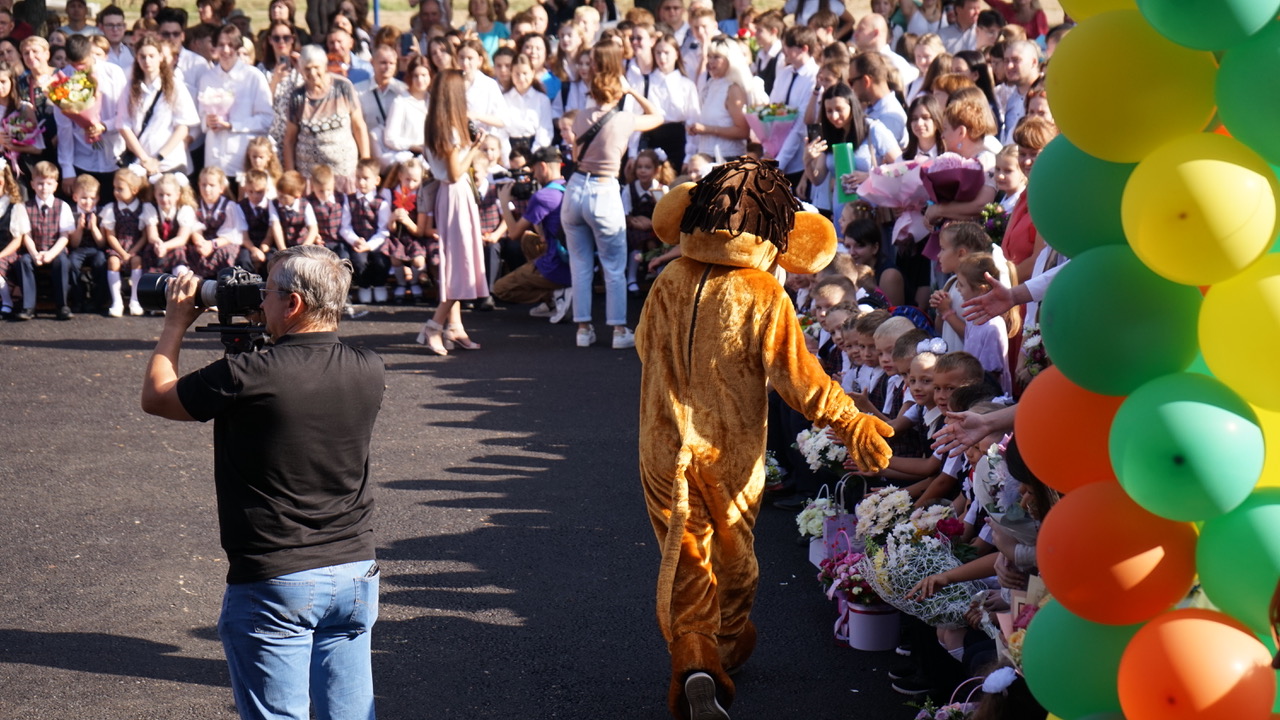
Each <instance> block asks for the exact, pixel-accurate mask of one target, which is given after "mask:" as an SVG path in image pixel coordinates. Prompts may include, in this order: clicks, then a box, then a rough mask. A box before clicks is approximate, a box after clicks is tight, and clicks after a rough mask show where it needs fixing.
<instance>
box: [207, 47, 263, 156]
mask: <svg viewBox="0 0 1280 720" xmlns="http://www.w3.org/2000/svg"><path fill="white" fill-rule="evenodd" d="M242 43H243V41H242V39H241V37H240V28H237V27H236V26H235V25H223V26H222V29H221V30H219V31H218V39H217V41H216V44H215V45H214V48H213V52H214V57H215V58H217V60H218V64H217V65H214V66H213V67H212V68H210V69H208V70H206V71H205V72H204V73H202V74H201V75H200V90H201V91H204V90H206V89H218V88H221V89H223V90H226V91H227V92H229V93H231V94H232V96H233V98H234V100H233V101H232V103H231V108H230V109H229V110H228V111H227V114H226V116H225V117H219V116H218V115H214V114H209V115H204V116H203V118H202V119H203V120H204V129H205V131H206V134H205V143H204V153H205V165H206V166H207V167H220V168H222V169H223V170H225V171H226V173H227V176H228V177H233V178H234V177H236V176H237V175H239V174H240V173H241V172H243V171H244V156H245V150H246V149H247V148H248V146H249V140H251V139H252V138H254V137H255V136H258V135H266V134H267V132H268V131H269V130H271V121H272V119H273V118H274V115H275V113H274V111H273V109H272V107H271V90H270V89H269V88H268V87H267V78H266V76H265V75H263V74H262V73H261V72H259V71H258V70H257V68H253V67H250V66H249V65H248V64H247V63H245V62H244V61H242V60H241V59H240V48H241V46H242ZM198 97H199V93H197V98H198ZM197 102H198V100H197Z"/></svg>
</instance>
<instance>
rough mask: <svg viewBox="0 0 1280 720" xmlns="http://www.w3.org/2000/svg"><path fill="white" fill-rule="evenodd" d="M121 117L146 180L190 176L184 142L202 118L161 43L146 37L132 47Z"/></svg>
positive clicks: (127, 144) (128, 145) (122, 134)
mask: <svg viewBox="0 0 1280 720" xmlns="http://www.w3.org/2000/svg"><path fill="white" fill-rule="evenodd" d="M117 116H118V117H119V118H120V120H121V123H120V137H121V138H122V139H124V144H125V147H126V148H127V149H128V150H129V151H130V152H132V153H133V154H134V155H135V156H137V163H138V165H140V166H142V168H143V169H144V170H146V171H147V175H148V176H155V175H159V174H160V173H167V172H179V173H183V174H187V173H190V172H191V157H190V155H188V153H187V142H186V140H187V135H188V134H190V132H191V128H192V127H195V126H196V125H199V124H200V114H199V113H198V112H197V111H196V104H195V102H194V101H193V100H192V99H191V92H190V91H189V90H187V86H186V84H185V83H181V82H177V81H176V80H175V79H174V77H173V68H171V67H169V60H168V58H167V57H166V56H165V53H164V49H163V46H162V45H161V43H160V41H158V40H153V39H151V38H144V39H143V40H142V41H140V42H139V43H138V45H137V47H136V48H135V49H134V52H133V76H132V79H131V81H130V83H129V92H128V93H126V94H124V95H122V96H121V97H120V107H119V111H118V114H117Z"/></svg>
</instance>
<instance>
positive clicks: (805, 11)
mask: <svg viewBox="0 0 1280 720" xmlns="http://www.w3.org/2000/svg"><path fill="white" fill-rule="evenodd" d="M819 10H830V11H831V12H833V13H835V16H836V17H840V16H842V15H844V11H845V7H844V3H842V2H840V0H787V2H786V4H785V5H783V6H782V14H783V15H795V23H796V25H797V26H799V25H808V24H809V18H810V17H813V14H814V13H816V12H818V11H819Z"/></svg>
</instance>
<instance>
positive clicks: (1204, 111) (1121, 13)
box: [1045, 10, 1218, 163]
mask: <svg viewBox="0 0 1280 720" xmlns="http://www.w3.org/2000/svg"><path fill="white" fill-rule="evenodd" d="M1217 72H1218V66H1217V63H1216V62H1215V61H1214V59H1213V55H1212V54H1210V53H1207V52H1200V51H1196V50H1190V49H1187V48H1184V47H1182V46H1180V45H1175V44H1173V43H1172V42H1170V41H1169V40H1166V39H1165V38H1164V37H1163V36H1162V35H1160V33H1158V32H1156V31H1155V30H1154V29H1153V28H1152V27H1151V26H1150V25H1148V24H1147V21H1146V20H1144V19H1143V17H1142V14H1141V13H1139V12H1138V11H1137V10H1116V11H1113V12H1108V13H1103V14H1102V15H1098V16H1096V17H1093V18H1090V19H1089V20H1086V21H1085V22H1083V23H1081V24H1080V26H1079V27H1077V28H1076V29H1075V30H1072V31H1071V32H1069V33H1067V36H1066V37H1065V38H1063V39H1062V42H1061V43H1060V44H1059V45H1058V49H1057V50H1056V51H1055V52H1054V54H1053V62H1051V63H1049V70H1048V74H1047V76H1046V78H1045V84H1046V88H1045V89H1046V91H1047V93H1048V96H1049V97H1050V98H1052V99H1053V117H1054V120H1055V121H1056V122H1057V124H1058V128H1059V129H1060V130H1062V132H1063V134H1064V135H1066V136H1067V138H1068V139H1069V140H1071V142H1072V144H1074V145H1075V146H1076V147H1078V148H1080V149H1081V150H1084V151H1085V152H1087V153H1089V154H1090V155H1093V156H1095V157H1099V158H1102V159H1103V160H1109V161H1111V162H1115V163H1135V162H1138V161H1140V160H1142V159H1143V158H1145V157H1146V156H1147V155H1149V154H1150V153H1151V152H1152V151H1153V150H1155V149H1156V148H1158V147H1160V146H1161V145H1163V144H1165V143H1166V142H1169V141H1170V140H1173V139H1174V138H1177V137H1179V136H1182V135H1187V134H1189V133H1197V132H1200V131H1201V130H1203V129H1204V127H1205V126H1206V125H1207V124H1208V123H1209V120H1210V119H1211V118H1212V117H1213V109H1214V99H1213V83H1214V77H1215V76H1216V74H1217Z"/></svg>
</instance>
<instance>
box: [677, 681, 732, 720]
mask: <svg viewBox="0 0 1280 720" xmlns="http://www.w3.org/2000/svg"><path fill="white" fill-rule="evenodd" d="M684 698H685V700H686V701H687V702H688V703H689V720H729V713H727V712H725V709H724V708H722V707H720V701H719V700H717V699H716V681H715V678H713V677H711V676H710V675H708V674H706V673H704V672H698V673H694V674H692V675H690V676H689V677H687V678H685V681H684Z"/></svg>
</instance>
